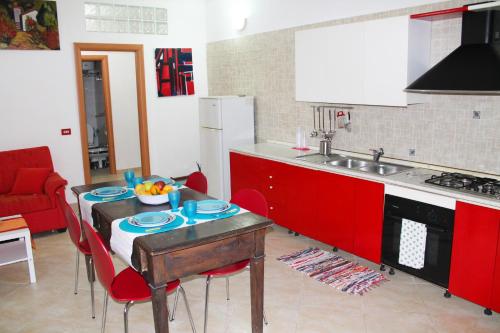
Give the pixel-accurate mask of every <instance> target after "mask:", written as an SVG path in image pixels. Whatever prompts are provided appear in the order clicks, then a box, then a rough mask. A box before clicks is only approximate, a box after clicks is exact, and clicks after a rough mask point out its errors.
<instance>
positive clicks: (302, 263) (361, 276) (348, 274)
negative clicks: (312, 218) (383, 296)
mask: <svg viewBox="0 0 500 333" xmlns="http://www.w3.org/2000/svg"><path fill="white" fill-rule="evenodd" d="M278 260H279V261H282V262H284V263H285V264H287V265H288V266H290V267H291V268H293V269H295V270H297V271H299V272H303V273H305V274H307V275H308V276H310V277H312V278H314V279H316V280H317V281H320V282H323V283H326V284H328V285H330V286H332V287H334V288H336V289H338V290H341V291H343V292H346V293H349V294H356V295H363V294H364V293H366V292H367V291H369V290H371V289H372V288H374V287H377V286H379V285H380V284H381V283H382V282H384V281H389V280H388V279H387V278H386V277H385V276H384V275H382V274H380V273H378V272H375V271H374V270H372V269H369V268H368V267H364V266H361V265H359V264H357V263H353V262H351V261H349V260H345V259H344V258H342V257H340V256H337V255H335V254H333V253H330V252H327V251H323V250H320V249H318V248H309V249H305V250H302V251H298V252H295V253H292V254H288V255H284V256H281V257H279V258H278Z"/></svg>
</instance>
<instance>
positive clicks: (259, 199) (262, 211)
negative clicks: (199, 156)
mask: <svg viewBox="0 0 500 333" xmlns="http://www.w3.org/2000/svg"><path fill="white" fill-rule="evenodd" d="M231 202H232V203H234V204H236V205H238V206H240V207H242V208H245V209H247V210H249V211H251V212H252V213H255V214H258V215H262V216H266V217H267V216H268V212H269V208H268V205H267V200H266V198H265V197H264V196H263V195H262V194H261V193H260V192H259V191H257V190H254V189H242V190H239V191H238V192H237V193H236V194H235V195H234V196H233V197H232V198H231ZM249 264H250V259H245V260H242V261H239V262H237V263H234V264H231V265H227V266H224V267H220V268H216V269H212V270H209V271H206V272H203V273H200V275H203V276H206V277H207V280H206V289H205V321H204V326H203V332H205V333H206V332H207V318H208V293H209V287H210V280H211V279H212V278H214V277H225V278H226V297H227V300H229V275H232V274H236V273H239V272H241V271H243V270H245V269H246V268H247V267H248V266H249ZM264 323H265V324H266V325H267V319H266V315H265V313H264Z"/></svg>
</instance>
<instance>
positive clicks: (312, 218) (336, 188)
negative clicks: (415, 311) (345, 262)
mask: <svg viewBox="0 0 500 333" xmlns="http://www.w3.org/2000/svg"><path fill="white" fill-rule="evenodd" d="M230 160H231V190H232V193H233V194H234V193H235V192H236V191H238V190H240V189H242V188H255V189H257V190H259V191H260V192H261V193H262V194H263V195H264V196H265V197H266V199H267V201H268V204H269V217H270V218H271V219H272V220H273V221H274V222H275V223H276V224H279V225H281V226H283V227H285V228H288V229H290V230H293V231H295V232H298V233H300V234H302V235H304V236H307V237H310V238H313V239H316V240H319V241H321V242H323V243H326V244H329V245H331V246H334V247H338V248H341V249H342V250H345V251H348V252H351V253H354V254H356V255H358V256H360V257H364V258H366V259H368V260H371V261H373V262H376V263H380V255H381V248H382V225H383V209H384V208H383V207H384V185H383V184H379V183H375V182H370V181H365V180H361V179H357V178H352V177H348V176H342V175H337V174H334V173H331V172H323V171H317V170H312V169H308V168H304V167H299V166H294V165H289V164H286V163H281V162H276V161H271V160H267V159H264V158H258V157H251V156H247V155H242V154H238V153H231V154H230Z"/></svg>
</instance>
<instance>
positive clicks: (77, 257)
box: [74, 248, 80, 295]
mask: <svg viewBox="0 0 500 333" xmlns="http://www.w3.org/2000/svg"><path fill="white" fill-rule="evenodd" d="M79 269H80V251H79V250H78V248H77V249H76V270H75V290H74V293H75V295H76V294H78V271H79Z"/></svg>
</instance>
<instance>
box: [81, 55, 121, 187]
mask: <svg viewBox="0 0 500 333" xmlns="http://www.w3.org/2000/svg"><path fill="white" fill-rule="evenodd" d="M82 78H83V86H84V91H85V96H84V97H85V116H86V121H87V128H86V130H87V140H88V146H87V149H88V155H89V162H88V163H90V165H89V168H90V169H91V170H93V169H95V168H99V169H103V168H105V167H106V166H109V173H110V174H116V154H115V144H114V142H115V141H114V133H113V117H112V111H111V89H110V83H109V65H108V56H107V55H86V56H83V55H82ZM91 174H92V172H91ZM92 182H94V179H93V181H92Z"/></svg>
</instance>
